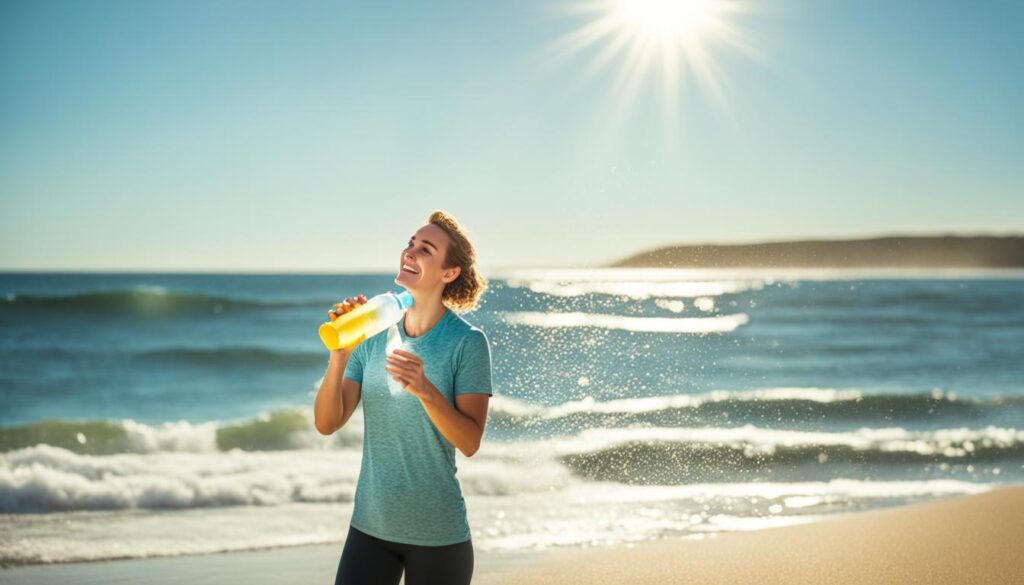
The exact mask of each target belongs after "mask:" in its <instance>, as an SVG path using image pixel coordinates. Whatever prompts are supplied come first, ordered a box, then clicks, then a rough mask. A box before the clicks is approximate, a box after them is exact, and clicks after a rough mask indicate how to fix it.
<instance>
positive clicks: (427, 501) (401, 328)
mask: <svg viewBox="0 0 1024 585" xmlns="http://www.w3.org/2000/svg"><path fill="white" fill-rule="evenodd" d="M394 329H396V330H397V332H398V333H399V334H400V336H401V342H402V344H403V349H404V350H405V351H409V352H411V353H414V354H416V355H417V356H419V357H420V359H422V360H423V369H424V374H425V375H426V377H427V379H428V380H430V382H431V383H432V384H433V385H434V386H436V387H437V389H438V390H440V391H441V393H442V394H443V395H444V396H445V398H446V399H447V400H448V402H449V404H452V405H453V406H454V405H455V396H458V395H460V394H487V395H493V393H492V389H491V350H490V345H489V343H488V340H487V336H486V335H485V334H484V332H483V331H482V330H480V329H478V328H477V327H475V326H473V325H471V324H470V323H468V322H467V321H466V320H464V319H463V318H462V317H460V316H459V315H457V314H456V313H454V312H453V311H451V310H450V309H448V308H447V307H446V308H445V314H444V316H443V317H442V318H441V320H440V321H438V322H437V323H436V324H435V325H434V326H433V327H431V328H430V330H428V331H427V332H426V333H424V334H422V335H420V336H418V337H409V336H408V335H407V334H406V332H405V319H404V318H403V319H402V320H400V321H399V323H398V325H397V326H396V327H395V328H394ZM393 334H394V333H393V332H392V335H393ZM397 341H398V340H397V339H395V340H394V342H397ZM387 343H388V330H387V329H385V330H384V331H381V332H380V333H378V334H376V335H374V336H373V337H370V338H368V339H365V340H363V341H362V342H361V343H360V344H359V345H357V346H356V347H355V349H354V350H353V351H352V354H351V355H350V356H349V360H348V364H347V365H346V366H345V373H344V376H345V377H346V378H349V379H351V380H353V381H356V382H359V383H360V385H361V386H360V399H359V403H360V404H362V407H363V419H364V429H363V461H362V466H361V468H360V470H359V482H358V483H357V484H356V495H355V503H354V507H353V510H352V526H354V527H355V528H357V529H359V530H361V531H363V532H365V533H367V534H369V535H371V536H376V537H377V538H382V539H384V540H390V541H393V542H401V543H405V544H418V545H425V546H444V545H448V544H455V543H458V542H465V541H466V540H469V538H470V530H469V522H468V521H467V518H466V504H465V500H463V497H462V486H461V485H460V484H459V480H458V479H457V478H456V477H455V472H456V466H455V447H454V446H453V445H452V444H451V443H449V442H448V439H446V438H445V437H444V435H442V434H441V432H440V431H439V430H437V427H435V426H434V423H433V421H432V420H430V417H429V416H428V415H427V411H426V410H425V409H424V408H423V405H422V403H420V400H419V399H418V398H416V397H415V396H413V395H412V394H410V393H409V392H407V391H405V390H404V389H401V387H400V385H398V383H397V382H394V381H393V382H394V383H393V384H392V387H391V388H390V389H389V385H388V382H387V380H388V379H389V378H390V377H391V376H390V375H389V374H388V373H387V372H386V371H385V370H384V365H385V360H384V356H385V347H386V345H387ZM396 388H397V389H398V390H396Z"/></svg>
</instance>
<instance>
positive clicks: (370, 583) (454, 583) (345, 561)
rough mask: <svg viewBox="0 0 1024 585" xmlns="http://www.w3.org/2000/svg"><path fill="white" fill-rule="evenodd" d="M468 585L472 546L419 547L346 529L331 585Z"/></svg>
mask: <svg viewBox="0 0 1024 585" xmlns="http://www.w3.org/2000/svg"><path fill="white" fill-rule="evenodd" d="M403 568H404V569H405V585H469V581H470V580H471V579H472V578H473V542H472V540H467V541H465V542H459V543H456V544H449V545H445V546H421V545H417V544H402V543H400V542H391V541H390V540H381V539H380V538H377V537H376V536H370V535H369V534H366V533H365V532H362V531H360V530H358V529H356V528H354V527H353V526H351V525H349V527H348V537H347V538H346V539H345V548H344V550H342V552H341V561H340V562H338V574H337V576H336V577H335V578H334V585H398V581H399V580H400V579H401V578H402V569H403Z"/></svg>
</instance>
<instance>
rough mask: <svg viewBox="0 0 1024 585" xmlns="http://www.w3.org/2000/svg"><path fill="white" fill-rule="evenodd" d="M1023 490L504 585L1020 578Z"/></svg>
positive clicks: (688, 545)
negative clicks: (513, 584) (514, 584)
mask: <svg viewBox="0 0 1024 585" xmlns="http://www.w3.org/2000/svg"><path fill="white" fill-rule="evenodd" d="M1021 542H1024V486H1013V487H1005V488H998V489H995V490H993V491H991V492H987V493H984V494H978V495H972V496H960V497H953V498H947V499H942V500H937V501H932V502H927V503H924V504H917V505H912V506H904V507H900V508H892V509H883V510H873V511H868V512H860V513H856V514H848V515H844V516H841V517H836V518H833V519H828V520H823V521H821V522H815V523H811V524H804V525H799V526H787V527H781V528H770V529H766V530H760V531H754V532H734V533H728V534H723V535H721V536H719V537H717V538H712V539H709V540H704V541H683V542H680V541H660V542H653V543H647V544H644V545H640V546H636V547H635V548H632V549H629V548H619V549H616V550H611V551H608V550H591V551H587V552H586V553H580V554H578V555H574V556H573V557H572V558H571V559H570V560H564V561H557V562H553V563H549V564H546V565H544V566H542V567H537V568H531V569H529V570H527V571H523V572H522V573H520V574H517V575H515V577H514V578H512V579H508V580H501V581H495V582H496V583H497V582H500V583H516V584H522V585H528V584H539V583H561V584H566V585H569V584H574V583H579V584H581V585H582V584H588V585H597V584H601V583H620V584H621V583H687V584H691V585H692V584H703V585H711V584H733V585H734V584H736V583H758V584H772V583H779V584H783V583H788V584H793V583H816V584H829V585H840V584H847V583H849V584H851V585H853V584H859V585H866V584H870V583H928V584H931V585H941V584H953V583H958V584H968V583H971V584H997V583H1006V584H1009V583H1021V582H1024V555H1021V554H1020V553H1021V548H1020V546H1021V545H1020V543H1021Z"/></svg>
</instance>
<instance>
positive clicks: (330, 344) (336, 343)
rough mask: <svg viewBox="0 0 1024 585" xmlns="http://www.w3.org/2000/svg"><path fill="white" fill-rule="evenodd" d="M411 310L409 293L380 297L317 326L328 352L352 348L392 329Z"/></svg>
mask: <svg viewBox="0 0 1024 585" xmlns="http://www.w3.org/2000/svg"><path fill="white" fill-rule="evenodd" d="M411 306H412V295H411V294H410V293H409V291H402V292H400V293H393V292H386V293H381V294H379V295H377V296H375V297H373V298H371V299H370V300H368V301H366V302H365V303H363V304H362V305H359V306H357V307H356V308H354V309H352V310H351V311H349V312H347V313H345V314H343V315H339V316H338V318H337V319H335V320H334V321H328V322H326V323H324V324H323V325H321V326H320V339H321V340H322V341H323V342H324V345H325V346H327V349H330V350H335V349H341V348H351V347H353V346H355V345H357V344H358V343H359V342H360V341H362V340H363V339H368V338H370V337H373V336H374V335H376V334H378V333H380V332H381V331H384V330H385V329H387V328H388V327H389V326H391V325H394V324H395V323H397V322H398V320H399V319H401V318H402V316H403V315H405V312H406V311H408V310H409V307H411Z"/></svg>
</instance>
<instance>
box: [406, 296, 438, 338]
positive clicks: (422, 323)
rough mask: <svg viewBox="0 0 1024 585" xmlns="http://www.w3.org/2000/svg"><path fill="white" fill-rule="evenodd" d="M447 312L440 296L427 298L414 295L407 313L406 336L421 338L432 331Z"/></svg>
mask: <svg viewBox="0 0 1024 585" xmlns="http://www.w3.org/2000/svg"><path fill="white" fill-rule="evenodd" d="M446 310H447V309H446V308H445V306H444V304H443V303H442V302H441V296H440V295H438V296H437V297H436V298H434V297H432V298H426V296H425V295H423V296H421V295H418V294H415V293H414V294H413V302H412V306H411V307H409V310H408V311H406V312H405V334H406V335H408V336H409V337H419V336H420V335H423V334H424V333H426V332H427V331H430V329H431V328H432V327H433V326H434V325H437V323H438V321H440V320H441V318H442V317H444V313H445V311H446Z"/></svg>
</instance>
